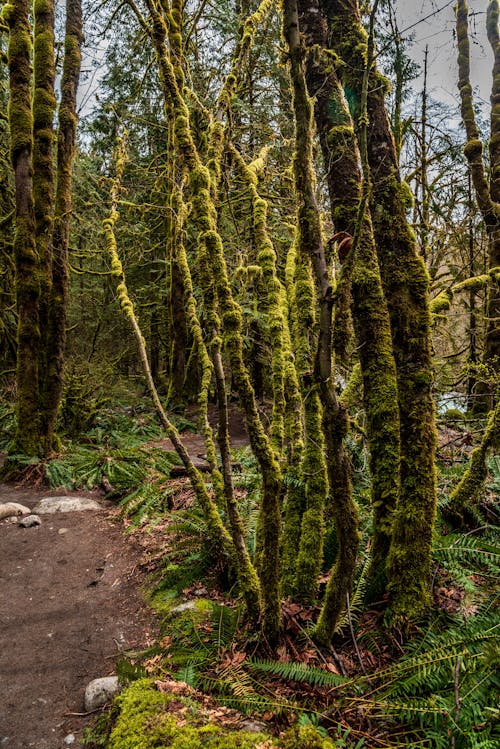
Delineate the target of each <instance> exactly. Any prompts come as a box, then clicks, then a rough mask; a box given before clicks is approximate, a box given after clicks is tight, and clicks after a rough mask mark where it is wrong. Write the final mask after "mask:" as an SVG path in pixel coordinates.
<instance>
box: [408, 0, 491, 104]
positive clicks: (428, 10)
mask: <svg viewBox="0 0 500 749" xmlns="http://www.w3.org/2000/svg"><path fill="white" fill-rule="evenodd" d="M394 4H395V6H396V12H397V16H398V24H399V28H400V30H401V31H404V30H405V29H407V28H408V27H410V26H413V28H411V30H409V31H408V32H407V33H408V34H410V33H413V34H414V39H415V41H414V44H413V46H412V48H411V50H410V54H411V56H412V57H413V58H414V59H415V61H416V62H418V63H419V64H421V65H422V64H423V60H424V50H425V45H426V44H428V45H429V62H428V65H429V80H428V89H429V92H430V93H431V95H432V96H433V97H434V98H435V99H439V100H442V101H446V102H448V103H451V102H455V103H457V104H458V90H457V78H458V68H457V50H456V44H455V39H454V35H453V30H454V27H455V13H454V5H455V0H449V1H448V0H395V3H394ZM486 6H487V0H469V8H470V10H471V12H472V13H473V14H474V15H473V17H472V19H471V26H470V29H471V34H470V39H471V79H472V84H473V86H476V85H477V86H479V91H480V95H481V98H483V99H484V100H485V101H488V100H489V89H490V86H491V68H492V66H493V56H492V52H491V48H490V46H489V44H488V40H487V38H486V31H485V22H486ZM436 10H438V11H439V12H437V13H435V15H433V16H432V17H430V18H428V19H427V20H423V19H425V17H426V16H429V15H430V14H432V13H434V12H435V11H436ZM405 35H406V34H405ZM416 85H419V83H418V82H417V84H416ZM420 85H421V84H420Z"/></svg>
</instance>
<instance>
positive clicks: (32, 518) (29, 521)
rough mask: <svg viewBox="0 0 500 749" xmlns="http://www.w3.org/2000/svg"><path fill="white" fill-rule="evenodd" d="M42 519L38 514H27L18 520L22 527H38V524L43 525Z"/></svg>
mask: <svg viewBox="0 0 500 749" xmlns="http://www.w3.org/2000/svg"><path fill="white" fill-rule="evenodd" d="M41 524H42V521H41V520H40V518H39V517H38V515H26V517H24V518H22V520H20V521H19V522H18V526H19V527H20V528H36V527H37V526H38V525H41Z"/></svg>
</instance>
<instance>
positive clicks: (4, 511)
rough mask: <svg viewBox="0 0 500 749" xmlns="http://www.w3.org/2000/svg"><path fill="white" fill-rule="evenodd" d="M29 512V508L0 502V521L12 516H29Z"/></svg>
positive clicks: (13, 503)
mask: <svg viewBox="0 0 500 749" xmlns="http://www.w3.org/2000/svg"><path fill="white" fill-rule="evenodd" d="M30 512H31V510H30V508H29V507H25V506H24V505H20V504H19V503H18V502H0V520H2V519H3V518H10V517H12V516H13V515H14V516H18V515H29V514H30Z"/></svg>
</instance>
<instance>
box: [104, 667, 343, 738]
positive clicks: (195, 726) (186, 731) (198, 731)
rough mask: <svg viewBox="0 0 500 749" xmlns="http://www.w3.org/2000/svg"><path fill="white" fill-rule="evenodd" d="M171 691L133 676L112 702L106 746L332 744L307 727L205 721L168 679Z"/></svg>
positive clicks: (193, 701)
mask: <svg viewBox="0 0 500 749" xmlns="http://www.w3.org/2000/svg"><path fill="white" fill-rule="evenodd" d="M173 686H174V691H173V692H172V693H169V692H160V691H159V690H158V689H157V688H156V687H155V684H154V682H153V681H152V680H151V679H139V680H138V681H135V682H133V683H132V684H131V685H130V686H129V687H128V688H127V689H126V690H125V691H123V692H122V693H121V694H120V695H119V696H118V697H117V698H116V699H115V703H114V708H113V712H114V713H117V717H116V719H115V725H114V727H113V729H112V730H111V733H110V735H109V738H108V740H107V742H106V747H107V749H153V747H162V748H163V749H259V747H264V746H269V747H270V749H271V748H272V747H276V749H279V748H280V747H282V749H306V748H307V749H334V746H335V744H334V743H333V742H331V741H330V740H329V739H326V738H324V737H323V736H321V735H320V734H319V733H318V731H316V729H315V728H313V727H312V726H311V727H309V726H303V727H300V728H298V729H293V730H291V731H288V732H287V733H286V734H284V735H283V736H282V737H280V738H279V739H278V738H272V737H271V736H269V735H266V734H264V733H249V732H248V731H242V730H232V729H231V728H228V727H227V726H222V725H219V724H215V723H213V722H210V712H207V709H206V708H205V707H203V706H201V705H200V703H198V702H197V695H196V693H195V692H194V690H191V689H190V688H189V687H187V686H185V687H182V685H181V684H180V683H175V682H174V683H173Z"/></svg>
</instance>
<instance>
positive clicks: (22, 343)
mask: <svg viewBox="0 0 500 749" xmlns="http://www.w3.org/2000/svg"><path fill="white" fill-rule="evenodd" d="M30 11H31V3H30V2H29V1H28V0H13V2H12V3H11V4H10V5H7V6H4V17H5V20H6V21H7V23H8V25H9V31H10V36H9V48H8V65H9V75H10V101H9V126H10V148H11V159H12V166H13V169H14V183H15V199H16V211H15V218H16V230H15V235H14V261H15V266H16V300H17V302H16V303H17V314H18V329H17V341H18V343H17V429H16V434H15V436H14V440H13V442H12V444H11V445H10V447H9V453H10V454H11V455H14V454H16V453H22V454H25V455H38V454H39V453H40V441H39V433H38V432H39V420H38V395H39V391H38V355H39V346H40V327H39V313H38V304H39V299H40V276H39V273H40V261H39V257H38V253H37V249H36V242H35V214H34V206H33V169H32V162H31V159H32V152H33V113H32V103H31V27H30V21H29V14H30Z"/></svg>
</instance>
